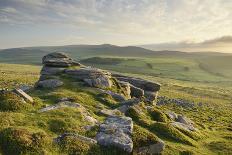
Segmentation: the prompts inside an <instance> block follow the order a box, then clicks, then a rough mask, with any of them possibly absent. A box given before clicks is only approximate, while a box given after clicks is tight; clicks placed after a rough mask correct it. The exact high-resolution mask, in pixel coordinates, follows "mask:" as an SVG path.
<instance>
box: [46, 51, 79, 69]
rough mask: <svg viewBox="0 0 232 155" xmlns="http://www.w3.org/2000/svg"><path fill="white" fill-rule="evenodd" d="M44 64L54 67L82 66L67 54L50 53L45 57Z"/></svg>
mask: <svg viewBox="0 0 232 155" xmlns="http://www.w3.org/2000/svg"><path fill="white" fill-rule="evenodd" d="M42 62H43V64H44V65H46V66H52V67H69V66H80V65H81V64H80V63H78V62H76V61H74V60H73V59H72V58H70V57H69V56H68V55H67V54H65V53H59V52H55V53H50V54H48V55H46V56H44V57H43V59H42Z"/></svg>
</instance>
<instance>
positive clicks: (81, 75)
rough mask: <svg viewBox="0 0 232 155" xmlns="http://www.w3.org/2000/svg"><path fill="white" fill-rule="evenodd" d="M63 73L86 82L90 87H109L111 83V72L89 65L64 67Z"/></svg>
mask: <svg viewBox="0 0 232 155" xmlns="http://www.w3.org/2000/svg"><path fill="white" fill-rule="evenodd" d="M65 73H66V74H67V75H69V76H71V77H73V78H74V79H77V80H82V81H84V82H86V84H88V85H89V86H91V87H98V88H111V86H112V85H113V82H112V80H111V73H110V72H107V71H104V70H101V69H97V68H91V67H85V68H80V69H66V70H65Z"/></svg>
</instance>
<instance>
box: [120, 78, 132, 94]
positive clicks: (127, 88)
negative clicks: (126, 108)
mask: <svg viewBox="0 0 232 155" xmlns="http://www.w3.org/2000/svg"><path fill="white" fill-rule="evenodd" d="M118 83H119V85H120V86H121V87H122V89H123V90H124V93H125V96H126V97H127V98H131V86H130V83H128V82H124V81H118Z"/></svg>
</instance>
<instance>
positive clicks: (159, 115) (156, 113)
mask: <svg viewBox="0 0 232 155" xmlns="http://www.w3.org/2000/svg"><path fill="white" fill-rule="evenodd" d="M149 114H150V116H151V118H152V119H153V120H154V121H158V122H168V118H167V116H166V115H165V113H163V112H162V111H160V110H159V109H155V108H152V109H151V110H149Z"/></svg>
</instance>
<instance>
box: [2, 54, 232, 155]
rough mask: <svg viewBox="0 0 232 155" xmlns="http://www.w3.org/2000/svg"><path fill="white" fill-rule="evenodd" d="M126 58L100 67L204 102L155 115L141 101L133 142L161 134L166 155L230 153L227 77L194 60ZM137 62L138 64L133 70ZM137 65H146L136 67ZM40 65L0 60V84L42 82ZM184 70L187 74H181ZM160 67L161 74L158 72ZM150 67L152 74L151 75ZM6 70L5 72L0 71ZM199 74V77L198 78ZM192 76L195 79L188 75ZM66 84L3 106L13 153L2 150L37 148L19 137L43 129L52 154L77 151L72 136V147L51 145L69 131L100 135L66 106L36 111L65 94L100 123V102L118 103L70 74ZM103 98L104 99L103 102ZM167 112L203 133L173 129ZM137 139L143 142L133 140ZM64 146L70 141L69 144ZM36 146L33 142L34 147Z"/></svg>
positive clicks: (135, 114)
mask: <svg viewBox="0 0 232 155" xmlns="http://www.w3.org/2000/svg"><path fill="white" fill-rule="evenodd" d="M126 59H127V60H128V61H127V62H126V61H122V62H121V61H120V63H118V64H116V65H114V66H113V65H110V64H108V65H107V66H104V65H99V64H98V65H99V66H100V67H103V68H104V67H105V68H108V69H112V70H114V71H121V72H125V75H130V76H135V77H141V78H144V79H148V80H152V81H156V82H159V83H161V84H162V87H161V90H160V92H159V95H162V96H167V97H170V98H182V99H186V100H189V101H194V102H195V103H198V102H201V103H202V106H196V107H195V108H193V109H185V108H181V107H178V106H175V105H164V106H161V107H159V108H158V113H157V112H156V113H155V115H153V114H149V113H148V112H146V110H145V108H144V103H142V104H141V105H139V106H140V107H139V109H142V112H138V111H137V110H135V109H133V108H132V110H129V111H128V113H127V115H128V116H131V117H132V119H133V120H134V122H135V123H136V124H137V125H136V124H135V129H134V131H135V133H138V134H135V135H136V137H134V141H135V142H138V143H135V144H136V146H142V144H144V145H148V144H150V142H155V139H156V138H155V137H159V138H161V139H162V140H163V141H164V142H165V144H166V148H165V150H164V152H163V154H231V148H232V145H231V139H232V138H231V130H230V129H231V124H232V120H231V118H232V113H231V108H232V104H231V101H232V96H231V93H232V84H231V82H230V81H229V79H228V78H227V77H222V76H221V75H214V74H212V73H210V72H205V71H204V70H202V69H201V68H198V67H199V66H198V67H197V66H196V62H192V61H189V62H187V61H184V60H183V59H179V60H177V59H173V58H170V59H167V60H165V59H163V58H140V59H134V58H133V60H131V59H132V58H126ZM162 62H163V66H162ZM168 62H169V63H170V64H168ZM146 63H150V64H152V66H153V67H152V68H151V67H148V66H147V64H146ZM133 65H134V66H137V67H134V69H133ZM169 65H170V66H169ZM158 66H160V67H159V68H160V70H158ZM183 66H189V69H190V70H189V71H188V69H186V68H185V69H184V68H183ZM138 67H142V68H145V69H144V70H138ZM194 67H196V68H195V69H196V70H195V71H196V72H195V71H194ZM40 68H41V67H38V66H29V65H14V64H0V73H1V74H0V87H1V88H14V87H17V86H19V85H22V84H29V85H33V84H34V83H35V82H36V81H37V80H38V77H39V71H40ZM182 69H183V70H185V71H184V72H186V73H183V74H182V73H181V72H183V70H182ZM198 69H200V71H198ZM151 70H152V71H151ZM157 70H158V72H162V73H163V74H156V73H157ZM178 70H181V72H180V73H179V72H178ZM149 71H150V73H152V74H149ZM168 71H170V72H168ZM191 71H193V72H191ZM3 72H4V74H2V73H3ZM175 72H176V73H175ZM200 74H201V76H199V75H200ZM182 75H183V77H182ZM189 76H192V77H191V78H189ZM227 80H228V81H227ZM64 82H65V85H64V86H62V87H60V88H57V89H55V90H44V89H38V90H35V91H33V92H31V93H30V95H31V96H32V97H33V98H34V100H35V105H34V106H33V107H32V108H26V110H25V109H22V110H19V111H18V110H3V109H1V110H0V117H1V118H4V119H0V125H1V126H0V132H1V133H2V134H1V135H2V136H4V137H5V138H4V139H5V141H2V142H1V149H0V150H1V151H2V152H3V153H4V152H8V151H9V150H4V149H3V148H5V147H3V146H5V143H7V144H13V146H14V147H13V149H12V151H20V152H24V150H25V148H26V149H29V150H30V151H32V152H33V151H34V148H32V147H30V145H26V146H25V145H22V146H21V140H22V139H21V138H23V137H24V136H27V137H30V136H31V135H33V134H36V133H38V132H41V133H45V135H46V137H47V138H45V139H46V140H45V143H46V144H47V143H48V144H49V145H47V146H44V141H42V142H41V143H38V146H40V145H41V148H42V149H41V151H43V153H44V152H45V154H46V153H50V152H52V151H53V152H52V153H53V154H68V152H72V151H73V149H74V148H75V145H76V144H75V143H76V142H75V141H73V140H70V141H71V143H72V145H69V146H70V147H71V148H68V149H65V148H67V147H64V149H62V147H60V146H56V145H50V144H51V142H52V139H53V138H55V137H56V136H57V135H59V134H61V133H63V132H65V131H69V132H75V133H79V134H81V135H85V136H89V137H94V136H95V135H96V132H97V130H98V127H97V126H96V127H95V128H93V129H92V130H91V131H88V132H87V131H85V130H84V129H83V128H82V126H85V125H89V123H88V122H86V121H85V120H84V119H83V116H82V115H81V112H80V111H79V110H78V109H73V108H63V109H58V110H54V111H49V112H46V113H38V110H39V109H40V108H42V107H43V106H44V105H52V104H54V103H56V101H57V99H58V98H61V97H72V98H74V100H75V102H77V103H79V104H81V105H82V106H84V107H85V108H86V109H87V110H88V112H89V113H90V114H91V115H92V116H93V117H94V118H96V119H97V120H99V121H103V120H104V118H105V116H103V115H99V106H105V107H106V108H108V109H111V108H113V107H116V106H117V102H115V101H114V100H113V99H112V98H111V97H110V96H106V95H103V94H100V92H98V91H97V90H96V89H95V88H89V87H85V86H84V85H83V83H81V82H76V81H74V80H72V79H68V78H66V77H64ZM115 89H118V88H115ZM103 98H104V99H106V100H102V99H103ZM0 102H1V101H0ZM14 103H15V102H14ZM137 108H138V107H137ZM169 110H171V111H174V112H176V113H178V114H184V115H186V116H187V117H189V118H191V119H192V120H193V121H194V122H195V123H196V127H197V128H198V129H199V132H197V133H192V132H186V131H183V130H181V129H177V128H173V127H170V126H169V125H168V121H167V120H166V118H165V116H164V115H163V112H165V111H169ZM209 118H213V120H212V121H210V120H209ZM156 121H157V122H156ZM21 129H22V130H23V131H25V133H24V134H23V135H22V136H23V137H21V138H18V140H17V141H16V140H12V138H14V137H9V135H8V134H9V133H11V132H13V131H14V132H15V130H16V131H18V130H21ZM19 136H21V135H19ZM145 137H147V138H145ZM149 137H150V138H149ZM136 138H137V139H139V140H135V139H136ZM144 138H145V139H144ZM28 140H30V138H29V139H28ZM70 141H69V142H70ZM69 142H67V144H68V143H69ZM16 144H17V145H16ZM19 144H20V145H19ZM22 144H25V143H22ZM78 144H79V143H78ZM64 145H66V142H65V143H64ZM27 146H29V147H27ZM38 146H37V145H35V147H38ZM48 146H49V147H48ZM83 146H84V148H80V149H82V150H83V152H85V151H87V152H88V151H89V152H91V151H100V153H102V151H103V152H105V153H106V152H107V151H108V152H107V153H108V154H117V153H118V152H117V151H118V150H114V149H112V150H111V151H109V150H110V149H109V148H107V149H106V148H99V146H96V147H95V146H93V147H92V146H89V145H88V144H85V143H84V144H83ZM1 151H0V152H1Z"/></svg>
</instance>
